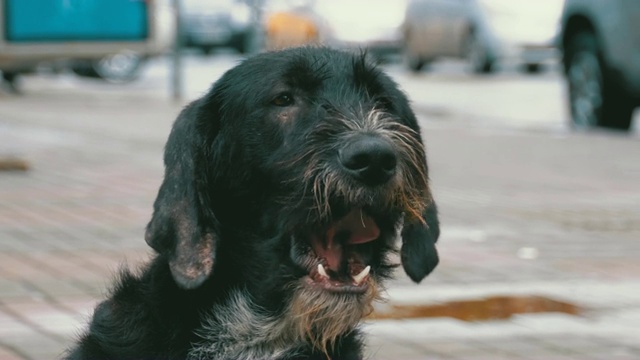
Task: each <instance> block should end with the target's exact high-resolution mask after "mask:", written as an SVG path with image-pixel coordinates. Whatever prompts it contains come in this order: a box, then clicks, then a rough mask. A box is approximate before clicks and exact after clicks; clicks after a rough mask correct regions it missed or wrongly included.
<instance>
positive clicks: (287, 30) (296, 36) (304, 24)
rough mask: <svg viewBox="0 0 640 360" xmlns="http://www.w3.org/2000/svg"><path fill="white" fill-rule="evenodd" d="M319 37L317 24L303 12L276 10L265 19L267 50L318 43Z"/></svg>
mask: <svg viewBox="0 0 640 360" xmlns="http://www.w3.org/2000/svg"><path fill="white" fill-rule="evenodd" d="M319 39H320V32H319V29H318V25H317V24H316V22H315V21H314V20H313V19H311V18H309V17H307V16H305V15H303V14H296V13H292V12H277V13H274V14H273V15H271V16H269V17H268V19H267V23H266V47H267V50H276V49H283V48H287V47H292V46H300V45H305V44H313V43H318V42H319Z"/></svg>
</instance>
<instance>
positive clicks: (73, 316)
mask: <svg viewBox="0 0 640 360" xmlns="http://www.w3.org/2000/svg"><path fill="white" fill-rule="evenodd" d="M308 44H313V45H317V44H322V45H326V46H330V47H335V48H340V49H344V50H347V51H361V50H366V51H367V53H368V54H370V55H371V56H372V57H373V58H374V59H375V61H377V62H378V63H379V66H380V67H381V68H382V69H383V70H384V71H386V72H387V73H388V74H389V75H390V76H391V77H392V78H393V79H394V80H395V81H396V82H397V83H398V84H399V85H400V87H401V88H402V89H403V90H404V91H405V92H406V94H407V96H408V97H409V98H410V100H411V101H412V104H413V108H414V111H415V113H416V115H417V117H418V119H419V121H420V124H421V126H422V129H423V135H424V137H425V140H426V146H427V152H428V157H429V161H430V171H431V174H430V176H431V182H432V188H433V191H434V194H435V198H436V200H437V201H438V203H439V206H440V209H441V221H442V229H443V231H442V237H441V240H440V243H439V251H440V253H441V265H440V266H439V268H438V269H437V270H436V271H435V273H434V274H433V275H432V276H430V277H429V278H427V279H426V280H425V281H424V282H423V283H422V284H420V285H413V284H411V283H410V281H409V280H408V279H407V278H406V276H405V275H404V274H402V273H401V272H398V279H397V280H395V281H393V282H392V283H391V284H390V285H389V289H388V294H387V297H388V299H389V300H388V301H387V302H385V303H383V304H382V305H381V306H380V307H379V308H378V309H377V310H376V313H375V314H377V315H375V316H374V317H372V319H371V320H370V321H369V322H367V324H366V325H365V327H366V328H367V329H366V330H367V332H369V333H370V334H371V336H370V338H369V341H368V343H369V350H368V351H369V353H368V357H369V358H373V359H397V358H403V359H640V345H638V344H640V334H639V333H638V331H637V329H638V327H639V326H640V262H638V260H637V259H638V258H640V241H638V240H640V161H639V160H640V136H639V134H640V131H639V128H640V124H639V123H640V111H636V108H637V107H638V106H639V105H640V1H638V0H606V1H605V0H566V1H564V0H536V1H533V0H341V1H338V0H0V73H1V75H2V78H1V80H0V360H5V359H51V358H58V357H59V356H60V354H62V352H63V351H64V349H65V348H66V347H67V346H69V344H71V342H72V339H73V338H74V337H75V336H76V335H77V334H78V333H79V332H80V331H81V329H82V328H83V326H84V324H85V323H86V321H87V318H88V316H89V315H90V314H91V311H92V309H93V307H94V306H95V305H96V303H97V301H99V300H100V299H101V298H103V297H104V295H105V291H106V289H107V287H108V284H109V283H110V281H111V279H112V274H113V272H114V271H116V270H117V268H118V267H119V266H121V265H122V264H123V263H127V264H129V265H132V266H136V265H138V264H141V263H143V262H144V261H145V260H147V259H148V258H149V256H151V252H150V249H148V247H147V246H146V243H145V242H144V240H143V234H144V227H145V226H146V223H147V221H148V220H149V219H150V216H151V210H152V203H153V200H154V198H155V195H156V193H157V189H158V186H159V184H160V182H161V180H162V174H163V166H162V151H163V146H164V143H165V141H166V138H167V135H168V133H169V130H170V127H171V124H172V122H173V120H174V119H175V117H176V116H177V114H178V112H179V111H180V109H181V108H182V107H183V106H184V105H186V104H187V103H188V102H190V101H192V100H194V99H196V98H198V97H199V96H201V95H203V94H204V93H206V92H207V91H208V89H209V88H210V87H211V85H212V84H213V83H214V82H215V81H216V79H218V78H219V77H220V76H221V75H222V74H223V73H224V72H225V71H226V70H228V69H230V68H231V67H233V66H234V65H236V64H237V63H238V62H240V61H242V59H244V58H245V57H247V56H251V55H252V54H257V53H260V52H263V51H272V50H277V49H282V48H286V47H292V46H300V45H308ZM265 71H269V69H265Z"/></svg>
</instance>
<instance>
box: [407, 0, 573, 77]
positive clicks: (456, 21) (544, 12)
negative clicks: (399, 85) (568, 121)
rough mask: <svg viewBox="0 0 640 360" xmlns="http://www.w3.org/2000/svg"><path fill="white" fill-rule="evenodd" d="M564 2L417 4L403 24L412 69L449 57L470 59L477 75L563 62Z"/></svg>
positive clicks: (433, 0) (415, 0)
mask: <svg viewBox="0 0 640 360" xmlns="http://www.w3.org/2000/svg"><path fill="white" fill-rule="evenodd" d="M562 5H563V0H411V1H410V2H409V4H408V6H407V9H406V13H405V20H404V24H403V34H404V41H405V55H406V59H407V64H408V66H409V67H410V68H411V69H412V70H414V71H419V70H421V69H422V68H423V66H424V65H426V64H428V63H430V62H432V61H434V60H436V59H439V58H446V57H453V58H463V59H467V60H468V62H469V65H470V68H471V69H472V70H473V71H474V72H476V73H489V72H491V71H493V70H495V69H496V65H497V64H499V63H516V64H519V65H524V67H525V69H526V70H527V71H528V72H537V71H538V70H539V69H540V65H541V64H544V63H546V62H554V61H556V60H557V56H558V55H557V50H556V47H555V44H556V42H555V38H556V36H557V33H558V24H559V19H560V14H561V12H562Z"/></svg>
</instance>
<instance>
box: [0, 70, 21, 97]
mask: <svg viewBox="0 0 640 360" xmlns="http://www.w3.org/2000/svg"><path fill="white" fill-rule="evenodd" d="M2 79H3V80H4V82H5V83H6V84H7V89H8V90H9V91H11V92H12V93H16V94H17V93H19V92H20V90H19V88H18V73H17V72H13V71H3V72H2Z"/></svg>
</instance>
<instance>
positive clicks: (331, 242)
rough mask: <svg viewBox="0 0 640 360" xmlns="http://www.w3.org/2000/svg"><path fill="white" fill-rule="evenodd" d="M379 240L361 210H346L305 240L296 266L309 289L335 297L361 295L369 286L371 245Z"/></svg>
mask: <svg viewBox="0 0 640 360" xmlns="http://www.w3.org/2000/svg"><path fill="white" fill-rule="evenodd" d="M379 236H380V229H379V227H378V225H377V224H376V222H375V220H374V219H373V218H372V217H370V216H368V215H367V214H366V213H365V212H364V211H363V210H362V208H355V209H352V210H350V211H349V212H348V213H347V214H346V215H345V216H343V217H341V218H340V219H339V220H337V221H334V222H333V223H331V224H330V225H329V226H328V227H325V228H324V229H322V230H321V231H319V232H317V233H314V234H311V235H310V236H309V237H308V249H305V250H306V251H305V254H304V255H302V256H301V257H297V258H298V261H296V262H298V263H301V265H302V266H303V267H304V268H305V269H306V270H307V271H308V275H307V276H306V277H305V278H304V279H305V281H306V283H307V284H308V285H310V286H315V287H319V288H321V289H324V290H327V291H330V292H337V293H364V292H366V290H367V288H368V286H369V277H370V275H371V266H370V265H369V264H368V261H370V259H371V252H372V246H371V243H372V242H373V241H374V240H376V239H377V238H378V237H379Z"/></svg>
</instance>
